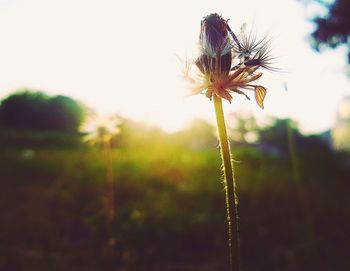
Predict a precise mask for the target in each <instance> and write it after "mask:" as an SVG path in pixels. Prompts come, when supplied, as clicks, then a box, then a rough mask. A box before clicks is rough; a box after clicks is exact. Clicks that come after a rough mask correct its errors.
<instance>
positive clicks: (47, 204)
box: [0, 132, 350, 271]
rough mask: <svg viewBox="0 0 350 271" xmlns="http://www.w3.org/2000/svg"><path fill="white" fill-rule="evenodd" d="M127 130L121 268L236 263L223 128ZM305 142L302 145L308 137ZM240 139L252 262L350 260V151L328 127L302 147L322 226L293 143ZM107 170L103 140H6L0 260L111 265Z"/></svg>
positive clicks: (21, 266) (19, 266)
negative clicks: (287, 148) (326, 136)
mask: <svg viewBox="0 0 350 271" xmlns="http://www.w3.org/2000/svg"><path fill="white" fill-rule="evenodd" d="M150 133H152V132H150ZM157 133H158V132H157ZM22 135H23V134H22ZM122 136H123V132H122V133H121V135H120V142H121V141H122V140H121V139H122ZM197 136H198V135H196V137H197ZM127 138H129V140H128V141H127V140H124V141H123V142H124V143H123V145H119V146H118V148H115V149H113V168H114V173H115V179H116V180H117V183H116V185H117V188H116V191H118V192H117V195H116V202H115V209H116V221H117V223H116V225H115V227H114V229H113V230H114V236H115V238H116V255H117V256H116V260H115V265H116V267H117V268H116V270H122V268H126V269H127V270H137V271H139V270H141V271H142V270H151V271H152V270H154V271H155V270H166V271H168V270H191V271H192V270H193V271H194V270H213V271H214V270H223V269H224V268H226V266H225V265H226V258H227V255H222V251H225V250H226V244H227V241H226V240H227V238H226V234H225V232H226V229H225V224H224V223H223V222H224V220H225V210H226V207H225V201H224V199H223V198H222V193H223V191H222V185H221V183H220V182H216V181H215V180H218V179H220V177H221V176H220V174H221V173H220V171H218V167H220V164H221V162H220V157H219V154H218V153H217V149H216V148H215V144H216V143H215V137H214V136H212V135H208V136H207V137H206V138H207V141H206V142H204V143H203V144H202V145H200V146H198V145H196V146H194V145H193V144H192V143H191V142H192V138H191V134H190V133H189V134H188V133H186V132H182V133H179V134H175V135H166V134H162V135H159V134H158V136H157V139H156V143H154V144H153V143H152V144H151V143H149V144H146V143H147V142H151V141H152V140H155V139H154V138H155V136H154V137H152V136H148V137H147V136H146V138H147V139H146V143H145V141H144V142H142V140H145V139H142V137H140V138H138V136H137V135H135V138H134V139H133V138H132V137H130V136H128V137H127ZM202 138H204V136H202ZM132 140H137V142H139V144H133V142H131V141H132ZM286 140H287V139H286ZM2 142H4V141H2ZM23 142H24V141H23ZM208 142H211V143H210V144H208ZM295 142H296V147H298V146H299V145H300V140H299V139H298V140H296V141H295ZM305 142H307V143H305ZM234 144H235V146H234V148H233V150H234V156H235V159H236V160H238V161H239V162H238V163H237V164H236V176H237V179H238V180H244V181H242V182H241V183H239V187H240V210H241V216H240V234H241V261H242V266H244V267H245V269H246V270H248V271H250V270H251V271H254V270H259V271H260V270H293V271H294V270H321V271H323V270H339V271H340V270H347V269H349V268H350V261H349V259H348V257H347V250H346V247H347V243H348V241H349V238H348V230H349V229H348V225H350V219H349V218H350V200H349V197H348V195H347V191H349V188H350V187H349V186H350V185H349V182H348V179H349V176H350V173H349V172H350V169H349V168H348V167H347V166H346V163H345V162H346V161H349V160H348V159H349V156H348V155H346V154H342V153H334V152H332V151H327V150H328V149H327V147H324V148H322V146H324V145H319V144H323V143H320V142H319V140H318V139H317V138H303V144H306V146H308V147H305V145H303V146H304V148H302V149H299V150H298V155H299V161H300V165H301V166H300V173H301V174H300V176H302V179H301V180H300V184H299V188H298V189H303V193H304V195H305V197H307V199H308V204H309V207H310V211H309V213H310V216H311V217H310V220H311V221H312V222H313V223H312V224H311V225H312V227H311V229H310V227H309V226H308V225H305V223H304V220H303V219H302V215H303V214H304V212H303V210H302V209H301V208H302V207H301V206H300V204H298V202H297V198H296V197H295V195H296V187H295V182H294V180H293V175H292V173H291V172H292V171H291V161H290V159H289V158H288V155H282V156H275V154H273V153H270V154H266V152H265V148H259V146H258V147H257V146H254V147H253V146H250V145H247V144H237V143H234ZM261 144H262V143H261ZM135 145H136V147H135ZM277 145H278V144H277ZM140 146H143V147H142V148H141V150H142V151H140ZM278 146H279V145H278ZM281 146H282V145H281ZM280 148H282V147H280ZM315 149H316V150H317V152H316V151H315ZM28 150H30V151H31V152H29V153H31V154H30V155H28ZM282 150H283V148H282ZM25 152H26V153H27V155H23V153H25ZM281 153H283V151H282V152H281ZM320 158H322V159H320ZM252 168H253V169H254V170H251V169H252ZM104 178H105V171H104V166H103V161H102V158H101V155H100V153H99V152H98V151H97V150H96V149H93V148H88V147H84V146H75V147H72V146H67V147H65V148H62V147H60V148H58V147H55V146H54V145H50V144H48V145H45V146H43V147H40V146H37V145H35V146H30V145H29V144H27V143H26V144H23V145H20V144H16V145H6V149H5V148H4V150H3V151H2V153H1V156H0V255H1V257H0V270H26V271H28V270H29V271H30V270H33V271H34V270H35V271H37V270H88V271H89V270H91V271H95V270H103V269H104V267H106V266H107V265H108V251H106V250H105V247H106V246H105V243H106V240H107V239H108V233H107V232H106V227H105V217H104V213H103V196H104V193H105V192H104V191H105V181H104ZM330 180H331V181H330ZM310 230H311V231H312V240H310V238H309V233H310ZM213 232H215V234H213ZM217 233H219V234H217ZM220 233H222V234H220ZM310 241H312V242H313V245H312V246H310V243H309V242H310ZM305 255H307V257H306V256H305Z"/></svg>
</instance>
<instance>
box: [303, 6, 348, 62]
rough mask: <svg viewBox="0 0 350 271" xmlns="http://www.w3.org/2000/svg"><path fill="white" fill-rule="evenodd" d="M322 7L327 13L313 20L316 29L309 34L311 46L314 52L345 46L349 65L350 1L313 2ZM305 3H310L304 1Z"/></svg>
mask: <svg viewBox="0 0 350 271" xmlns="http://www.w3.org/2000/svg"><path fill="white" fill-rule="evenodd" d="M314 1H316V2H318V3H320V4H321V5H323V6H324V7H325V8H326V9H327V10H328V13H327V14H326V15H325V16H317V17H315V18H313V21H314V22H315V24H316V29H315V30H314V32H313V33H312V34H311V37H312V39H311V44H312V46H313V47H314V48H315V49H316V50H318V51H319V50H320V49H322V48H323V47H325V46H326V47H330V48H336V47H337V46H340V45H345V46H347V48H348V63H349V64H350V39H349V37H350V1H349V0H335V1H332V2H330V1H327V0H314ZM306 2H310V1H308V0H306Z"/></svg>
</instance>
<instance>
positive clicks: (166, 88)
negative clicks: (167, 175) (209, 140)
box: [0, 0, 348, 132]
mask: <svg viewBox="0 0 350 271" xmlns="http://www.w3.org/2000/svg"><path fill="white" fill-rule="evenodd" d="M276 10H278V12H276ZM214 12H216V13H219V14H222V16H223V17H224V18H229V19H230V21H229V24H230V26H231V28H232V29H233V30H234V31H238V30H239V28H240V26H241V25H242V24H243V23H247V25H248V28H249V27H250V28H251V29H252V31H254V32H255V31H256V30H259V31H261V33H257V36H261V35H265V34H268V35H269V36H270V37H271V38H272V54H273V55H275V56H276V57H277V58H276V66H277V67H281V68H282V69H284V70H285V71H286V72H282V73H277V74H268V73H267V74H264V78H268V79H264V82H263V83H264V85H266V86H267V87H268V92H267V97H266V100H265V104H266V106H265V108H266V109H265V110H263V111H262V110H260V109H258V108H256V106H255V104H254V103H252V102H249V101H246V100H245V98H244V97H239V96H238V95H236V96H234V100H233V103H232V104H231V105H230V104H228V103H225V109H226V110H228V111H233V110H240V109H244V110H250V111H252V112H253V113H254V114H255V115H257V116H259V117H260V118H261V117H263V116H268V115H273V116H277V117H292V118H294V119H297V121H298V122H299V123H300V124H301V127H302V129H303V130H304V131H307V132H315V131H320V130H322V129H326V128H328V127H329V126H330V125H331V124H332V121H333V120H334V116H335V112H336V107H337V104H338V102H339V101H340V99H341V98H342V96H343V95H345V94H346V92H347V89H348V81H347V79H346V77H345V76H344V72H343V70H342V69H343V68H344V66H343V65H344V63H342V62H341V61H342V60H343V54H342V52H339V50H338V51H336V52H333V51H332V52H326V53H324V54H322V55H319V54H316V53H315V52H313V51H312V50H311V49H310V47H309V44H308V42H307V41H306V37H307V35H308V33H309V32H310V31H311V26H310V24H308V23H307V18H306V14H307V13H306V12H304V7H303V6H302V5H300V3H297V1H295V0H285V1H273V0H267V1H240V2H236V4H235V3H234V1H215V2H213V1H200V2H198V1H184V0H180V1H170V2H169V1H129V2H123V4H121V3H119V1H103V2H100V1H97V0H94V1H83V0H77V1H68V0H60V1H44V0H31V1H23V0H16V1H15V0H13V1H10V0H9V1H1V2H0V32H1V33H2V34H1V35H2V44H1V47H0V59H1V62H0V74H1V75H2V76H1V77H2V79H1V82H0V89H1V91H2V92H1V96H5V95H6V94H8V93H10V92H12V91H13V90H16V89H18V88H22V87H28V88H33V89H40V90H44V91H47V92H49V94H58V93H62V94H66V95H69V96H72V97H73V98H76V99H78V100H81V101H83V102H84V103H85V104H87V105H88V106H91V107H93V108H96V109H97V111H98V112H101V114H114V113H117V114H121V115H123V116H127V117H132V118H135V119H138V120H141V121H144V122H149V123H153V124H158V125H160V126H161V127H162V128H164V129H165V130H167V131H175V130H178V129H180V128H182V127H183V126H184V125H185V124H186V123H188V122H189V121H190V120H191V119H193V118H204V119H209V120H213V112H212V110H211V108H210V107H208V102H209V101H208V100H207V99H204V97H191V98H186V94H187V93H186V89H185V88H184V86H183V82H181V78H180V77H181V72H182V68H183V67H182V64H181V63H180V61H179V60H178V57H180V58H183V59H185V58H186V57H189V58H191V57H193V56H194V54H195V53H194V52H195V50H196V42H197V39H198V35H199V27H200V21H201V19H202V17H203V16H205V15H208V14H210V13H214ZM340 50H341V49H340ZM286 86H287V89H288V90H287V91H286V90H285V89H286ZM310 108H312V110H310Z"/></svg>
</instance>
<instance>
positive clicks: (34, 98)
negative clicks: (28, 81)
mask: <svg viewBox="0 0 350 271" xmlns="http://www.w3.org/2000/svg"><path fill="white" fill-rule="evenodd" d="M84 117H85V109H84V107H83V106H82V105H81V104H79V103H78V102H77V101H75V100H73V99H71V98H69V97H66V96H62V95H58V96H54V97H49V96H47V95H46V94H44V93H42V92H32V91H29V90H25V91H21V92H17V93H14V94H11V95H9V96H8V97H7V98H5V99H3V100H2V102H1V105H0V127H1V126H2V127H4V128H15V129H31V130H52V131H61V132H68V133H75V132H77V131H78V128H79V126H80V124H81V123H82V121H83V120H84Z"/></svg>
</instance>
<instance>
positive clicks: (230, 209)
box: [214, 95, 239, 271]
mask: <svg viewBox="0 0 350 271" xmlns="http://www.w3.org/2000/svg"><path fill="white" fill-rule="evenodd" d="M214 107H215V114H216V121H217V126H218V133H219V142H220V149H221V159H222V164H223V170H224V174H225V176H224V177H225V180H224V181H225V192H226V209H227V225H228V238H229V252H230V254H229V258H230V271H239V238H238V212H237V196H236V185H235V181H234V176H233V168H232V162H231V154H230V146H229V143H228V138H227V132H226V126H225V118H224V113H223V110H222V100H221V98H220V97H217V96H216V95H214Z"/></svg>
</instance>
